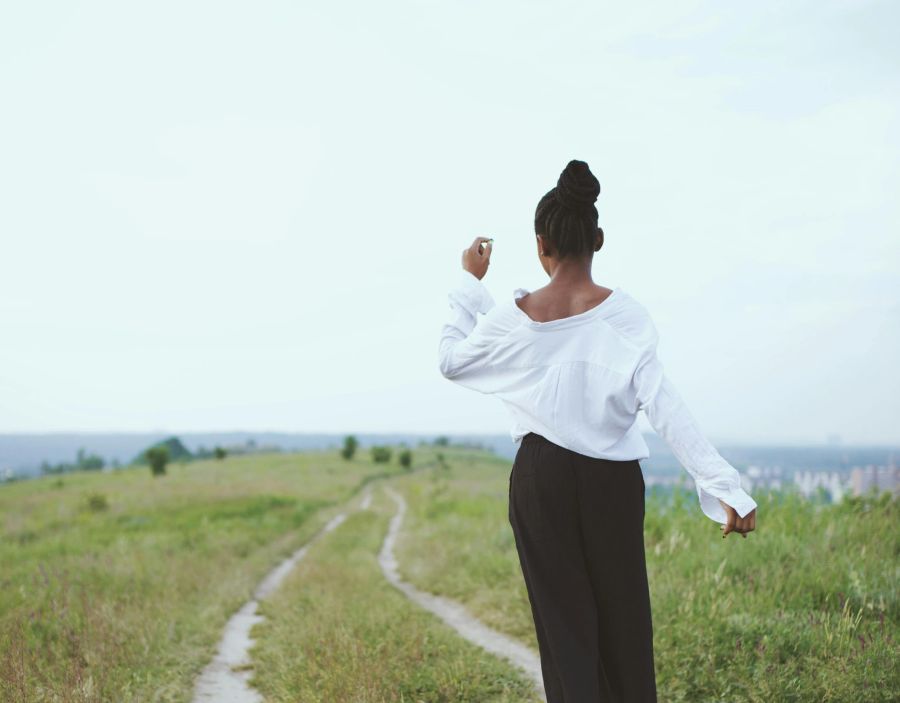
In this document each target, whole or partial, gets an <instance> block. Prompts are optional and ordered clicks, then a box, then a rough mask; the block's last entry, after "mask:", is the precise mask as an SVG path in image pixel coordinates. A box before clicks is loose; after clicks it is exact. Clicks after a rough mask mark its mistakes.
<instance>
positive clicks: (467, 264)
mask: <svg viewBox="0 0 900 703" xmlns="http://www.w3.org/2000/svg"><path fill="white" fill-rule="evenodd" d="M489 241H490V237H475V241H474V242H472V246H470V247H469V248H468V249H463V252H462V267H463V268H464V269H465V270H466V271H468V272H469V273H471V274H472V275H473V276H475V278H477V279H478V280H479V281H480V280H481V279H482V278H484V275H485V274H486V273H487V270H488V266H489V265H490V263H491V252H492V251H493V250H494V247H493V246H492V245H490V244H488V243H487V242H489ZM482 243H484V251H482V250H481V245H482Z"/></svg>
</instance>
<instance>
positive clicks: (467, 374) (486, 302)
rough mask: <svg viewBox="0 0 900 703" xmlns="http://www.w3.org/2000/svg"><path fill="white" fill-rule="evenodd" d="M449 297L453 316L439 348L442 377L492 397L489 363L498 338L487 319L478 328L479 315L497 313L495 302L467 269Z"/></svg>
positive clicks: (442, 332)
mask: <svg viewBox="0 0 900 703" xmlns="http://www.w3.org/2000/svg"><path fill="white" fill-rule="evenodd" d="M447 297H448V299H449V301H450V315H449V318H448V320H447V322H446V323H445V324H444V325H443V327H442V328H441V338H440V344H439V345H438V357H439V366H440V370H441V374H442V375H443V376H444V378H448V379H450V380H451V381H454V382H456V383H458V384H460V385H462V386H465V387H466V388H471V389H473V390H476V391H479V392H481V393H490V392H491V391H492V390H493V387H492V384H491V379H492V375H493V374H492V373H491V368H490V363H489V359H490V352H491V350H492V348H493V342H494V341H495V340H494V337H495V336H496V335H495V334H493V333H492V329H491V325H490V324H489V322H488V321H486V320H484V319H483V320H482V322H481V324H478V325H477V326H476V323H477V322H478V319H477V314H476V313H479V312H481V313H488V312H489V311H490V310H492V309H494V307H495V303H494V299H493V297H491V294H490V292H489V291H488V289H487V288H486V287H485V285H484V283H482V282H481V280H480V279H479V278H478V277H477V276H475V275H474V274H472V273H470V272H469V271H466V270H465V269H463V270H462V272H461V273H460V276H459V279H458V281H457V284H456V285H455V286H454V287H453V289H452V290H451V291H450V292H449V293H448V296H447Z"/></svg>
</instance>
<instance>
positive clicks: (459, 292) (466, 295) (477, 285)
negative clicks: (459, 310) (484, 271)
mask: <svg viewBox="0 0 900 703" xmlns="http://www.w3.org/2000/svg"><path fill="white" fill-rule="evenodd" d="M453 293H454V294H455V295H456V297H457V298H459V299H461V300H463V301H464V302H465V303H466V307H467V308H468V309H469V310H472V311H477V312H481V313H485V312H487V311H488V310H490V309H491V308H492V307H494V298H493V297H492V296H491V293H490V291H489V290H488V289H487V288H486V287H485V285H484V283H483V282H482V281H481V279H479V278H478V277H477V276H476V275H475V274H474V273H472V272H471V271H467V270H466V269H463V270H462V271H461V272H460V275H459V279H458V282H457V285H456V288H454V289H453Z"/></svg>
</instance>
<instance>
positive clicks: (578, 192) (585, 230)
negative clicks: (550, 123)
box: [534, 159, 600, 259]
mask: <svg viewBox="0 0 900 703" xmlns="http://www.w3.org/2000/svg"><path fill="white" fill-rule="evenodd" d="M598 195H600V181H598V180H597V178H596V177H595V176H594V174H593V173H591V169H590V168H588V165H587V164H586V163H585V162H584V161H576V160H574V159H573V160H572V161H570V162H569V163H568V165H567V166H566V168H565V169H564V170H563V172H562V173H561V174H560V176H559V180H558V181H557V182H556V187H555V188H553V189H552V190H550V191H549V192H548V193H547V194H546V195H545V196H544V197H543V198H541V200H540V202H539V203H538V206H537V210H536V211H535V213H534V233H535V234H540V235H542V236H543V237H544V239H546V240H547V241H548V242H549V244H550V247H551V250H552V251H553V252H554V255H555V256H556V258H558V259H564V258H566V257H568V256H574V257H583V256H587V255H589V254H592V253H593V251H594V242H595V240H596V236H597V208H596V206H595V205H594V203H595V202H596V201H597V196H598Z"/></svg>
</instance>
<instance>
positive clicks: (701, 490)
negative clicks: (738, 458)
mask: <svg viewBox="0 0 900 703" xmlns="http://www.w3.org/2000/svg"><path fill="white" fill-rule="evenodd" d="M697 496H698V497H699V498H700V508H701V509H702V510H703V513H704V514H705V515H706V516H707V517H709V518H711V519H713V520H715V521H716V522H719V523H721V524H723V525H724V524H726V523H727V522H728V515H727V513H726V512H725V508H723V507H722V505H721V504H720V503H719V499H721V500H722V501H723V502H724V503H725V504H726V505H730V506H731V507H732V508H734V509H735V512H737V514H738V515H739V516H740V517H742V518H745V517H747V515H749V514H750V512H751V511H752V510H754V509H756V507H757V506H756V501H755V500H753V498H751V497H750V494H748V493H747V492H746V491H745V490H744V489H743V488H740V487H738V488H731V489H728V490H722V489H721V488H717V487H712V486H704V485H703V484H702V483H697Z"/></svg>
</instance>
